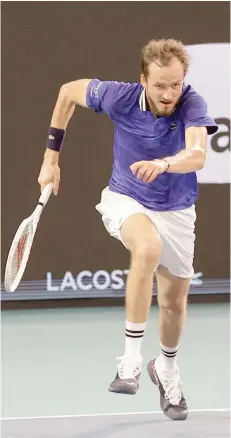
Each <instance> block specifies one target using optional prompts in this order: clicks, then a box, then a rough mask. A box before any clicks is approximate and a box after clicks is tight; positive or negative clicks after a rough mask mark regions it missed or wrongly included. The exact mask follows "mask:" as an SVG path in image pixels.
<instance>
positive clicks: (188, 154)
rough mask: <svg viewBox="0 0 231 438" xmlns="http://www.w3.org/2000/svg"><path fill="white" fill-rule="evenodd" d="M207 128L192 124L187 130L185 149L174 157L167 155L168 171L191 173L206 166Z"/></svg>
mask: <svg viewBox="0 0 231 438" xmlns="http://www.w3.org/2000/svg"><path fill="white" fill-rule="evenodd" d="M207 136H208V134H207V129H206V128H205V127H201V126H200V127H196V126H192V127H189V128H187V129H186V130H185V145H186V147H185V149H184V150H183V151H181V152H179V153H178V154H176V155H174V156H172V157H165V160H166V162H168V164H169V168H168V170H167V172H168V173H189V172H194V171H197V170H200V169H202V168H203V167H204V163H205V158H206V149H207Z"/></svg>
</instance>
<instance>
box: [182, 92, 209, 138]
mask: <svg viewBox="0 0 231 438" xmlns="http://www.w3.org/2000/svg"><path fill="white" fill-rule="evenodd" d="M182 111H183V120H184V125H185V129H187V128H189V127H191V126H204V127H206V128H207V132H208V134H209V135H211V134H214V133H215V132H217V130H218V126H217V125H216V123H215V121H214V120H213V119H212V118H211V117H210V116H208V114H207V103H206V102H205V100H204V99H203V97H202V96H200V95H199V94H198V93H196V92H195V91H194V90H192V89H191V90H190V91H189V93H188V94H187V96H186V97H185V99H184V103H183V105H182Z"/></svg>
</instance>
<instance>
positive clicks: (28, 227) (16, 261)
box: [5, 183, 53, 292]
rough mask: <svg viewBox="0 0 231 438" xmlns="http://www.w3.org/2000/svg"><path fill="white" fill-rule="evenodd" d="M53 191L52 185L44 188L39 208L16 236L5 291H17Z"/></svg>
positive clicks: (10, 254) (7, 265) (8, 265)
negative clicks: (40, 220) (39, 224)
mask: <svg viewBox="0 0 231 438" xmlns="http://www.w3.org/2000/svg"><path fill="white" fill-rule="evenodd" d="M52 190H53V184H52V183H50V184H47V185H46V186H45V187H44V189H43V191H42V194H41V196H40V198H39V200H38V204H37V207H36V208H35V209H34V211H33V213H32V214H31V215H30V216H29V217H27V218H26V219H24V220H23V221H22V223H21V224H20V225H19V227H18V230H17V232H16V234H15V236H14V239H13V242H12V244H11V247H10V251H9V254H8V258H7V262H6V269H5V289H6V291H7V292H14V291H15V289H16V288H17V286H18V284H19V282H20V280H21V278H22V276H23V274H24V271H25V269H26V265H27V262H28V259H29V255H30V251H31V247H32V243H33V240H34V236H35V233H36V229H37V226H38V223H39V219H40V216H41V214H42V211H43V209H44V207H45V205H46V203H47V201H48V199H49V197H50V195H51V193H52Z"/></svg>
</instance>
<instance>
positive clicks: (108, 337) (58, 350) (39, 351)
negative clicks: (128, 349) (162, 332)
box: [1, 304, 230, 438]
mask: <svg viewBox="0 0 231 438" xmlns="http://www.w3.org/2000/svg"><path fill="white" fill-rule="evenodd" d="M229 321H230V309H229V304H213V305H207V304H204V305H195V304H194V305H189V308H188V318H187V323H186V327H185V330H184V335H183V338H182V342H181V348H180V352H179V358H178V363H179V365H180V370H181V380H182V381H183V391H184V394H185V397H186V399H187V403H188V406H189V416H188V419H187V420H186V421H180V422H173V421H171V420H169V419H168V418H166V417H165V416H164V415H163V414H162V413H161V412H160V407H159V393H158V391H157V390H156V388H155V387H154V386H153V385H152V383H151V381H150V379H149V378H148V375H147V372H146V364H147V363H148V361H149V360H150V358H153V357H156V355H157V354H158V351H159V346H158V336H157V308H156V307H155V306H153V307H152V309H151V313H150V319H149V322H148V324H147V329H146V332H145V338H144V341H143V350H142V354H143V357H144V370H143V373H142V375H141V378H140V390H139V392H138V393H137V394H136V395H135V396H126V395H118V394H112V393H109V392H108V390H107V388H108V385H109V383H110V382H111V380H112V379H113V378H114V376H115V373H116V364H117V361H116V357H117V356H121V355H122V354H123V347H124V309H123V308H90V309H87V308H85V309H78V308H73V309H45V310H25V311H22V310H20V311H4V312H2V321H1V322H2V324H1V325H2V367H1V377H2V391H1V395H2V403H1V416H2V423H1V429H2V430H1V432H2V433H1V437H2V438H107V437H108V438H138V437H139V438H140V437H142V438H149V437H150V438H151V437H152V438H153V437H156V438H170V437H171V438H177V437H182V438H183V437H184V438H193V437H195V438H197V437H198V438H199V437H200V438H207V437H212V438H228V437H230V412H229V402H230V348H229V347H230V340H229V333H230V331H229V330H230V328H229Z"/></svg>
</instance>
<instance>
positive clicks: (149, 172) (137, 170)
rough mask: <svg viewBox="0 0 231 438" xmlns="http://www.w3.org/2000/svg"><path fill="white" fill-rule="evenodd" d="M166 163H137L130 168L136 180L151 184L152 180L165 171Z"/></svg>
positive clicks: (156, 161) (162, 161) (157, 161)
mask: <svg viewBox="0 0 231 438" xmlns="http://www.w3.org/2000/svg"><path fill="white" fill-rule="evenodd" d="M167 167H168V163H167V162H166V161H164V160H161V159H159V160H153V161H137V162H136V163H133V164H132V165H131V166H130V169H131V171H132V173H133V174H136V177H137V178H138V179H141V180H142V181H144V182H146V183H151V182H152V181H154V179H155V178H156V177H157V176H158V175H160V174H161V173H164V172H165V171H166V170H167Z"/></svg>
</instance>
